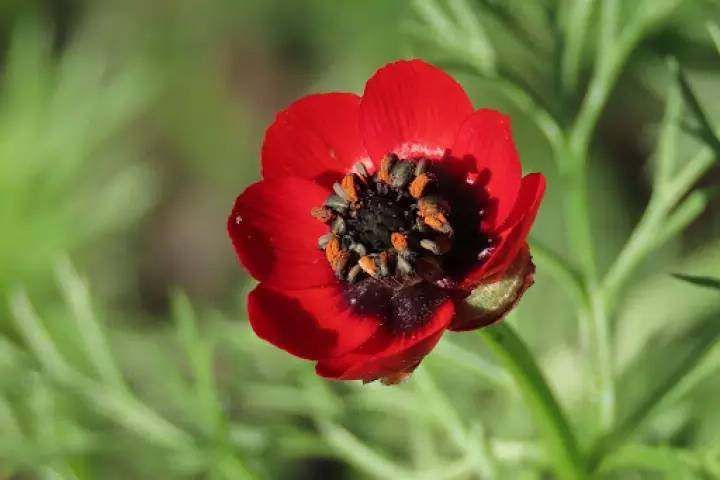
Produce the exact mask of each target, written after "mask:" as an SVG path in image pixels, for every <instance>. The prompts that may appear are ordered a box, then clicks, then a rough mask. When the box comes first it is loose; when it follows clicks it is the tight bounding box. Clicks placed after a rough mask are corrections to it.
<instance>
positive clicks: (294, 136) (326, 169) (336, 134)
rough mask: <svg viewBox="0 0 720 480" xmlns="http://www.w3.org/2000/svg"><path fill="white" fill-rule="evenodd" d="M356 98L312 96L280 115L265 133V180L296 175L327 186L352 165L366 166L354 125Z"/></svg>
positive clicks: (357, 113) (341, 95) (263, 151)
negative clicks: (361, 164) (362, 162)
mask: <svg viewBox="0 0 720 480" xmlns="http://www.w3.org/2000/svg"><path fill="white" fill-rule="evenodd" d="M359 107H360V97H358V96H357V95H355V94H353V93H326V94H320V95H310V96H307V97H305V98H302V99H300V100H298V101H297V102H295V103H293V104H292V105H290V106H289V107H288V108H287V109H286V110H283V111H282V112H280V113H278V115H277V118H276V119H275V122H274V123H273V124H272V125H270V128H268V130H267V132H266V133H265V141H264V143H263V147H262V172H263V177H264V178H277V177H287V176H290V177H300V178H307V179H315V180H318V181H320V183H322V184H324V185H331V184H332V182H334V181H336V180H337V179H338V178H339V177H340V176H342V175H343V174H345V173H347V171H349V170H350V168H351V167H352V166H353V164H355V163H356V162H358V161H360V160H365V161H368V162H369V159H368V158H367V157H368V155H367V153H366V152H365V146H364V145H363V142H362V138H361V136H360V128H359V125H358V122H359V120H358V118H359Z"/></svg>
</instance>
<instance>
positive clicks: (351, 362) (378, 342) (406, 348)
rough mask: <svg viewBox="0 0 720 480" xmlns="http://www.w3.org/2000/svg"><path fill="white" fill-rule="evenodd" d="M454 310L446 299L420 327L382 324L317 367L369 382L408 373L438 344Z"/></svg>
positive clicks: (321, 371)
mask: <svg viewBox="0 0 720 480" xmlns="http://www.w3.org/2000/svg"><path fill="white" fill-rule="evenodd" d="M454 313H455V306H454V304H453V302H452V301H451V300H447V301H445V302H444V303H442V304H441V305H440V306H439V307H438V308H437V310H435V312H434V313H433V316H432V318H431V319H430V320H429V321H428V322H427V323H426V324H425V325H424V326H422V327H420V328H419V329H417V330H415V331H413V332H411V333H408V334H401V333H393V332H390V331H388V330H387V329H386V328H379V329H378V330H377V331H376V332H375V334H374V335H373V336H372V337H370V339H369V340H368V341H367V342H365V343H364V344H363V345H361V346H360V347H358V348H357V349H355V350H354V351H352V352H350V353H347V354H345V355H342V356H340V357H335V358H328V359H325V360H320V361H319V362H318V364H317V367H316V369H315V370H316V371H317V373H318V375H321V376H323V377H328V378H334V379H338V380H364V381H366V382H370V381H373V380H377V379H378V378H384V377H393V376H396V375H399V374H405V373H409V372H411V371H412V370H413V369H414V368H415V367H416V366H417V365H418V364H419V363H420V361H421V360H422V359H423V358H424V357H425V355H427V354H428V353H429V352H430V350H432V349H433V347H435V344H437V342H438V340H440V337H441V336H442V334H443V332H444V331H445V328H446V327H447V326H448V325H449V324H450V321H451V320H452V317H453V315H454Z"/></svg>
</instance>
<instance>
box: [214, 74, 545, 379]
mask: <svg viewBox="0 0 720 480" xmlns="http://www.w3.org/2000/svg"><path fill="white" fill-rule="evenodd" d="M262 175H263V180H261V181H259V182H257V183H255V184H253V185H251V186H250V187H248V188H247V189H246V190H245V191H244V192H243V193H242V194H241V195H240V196H239V197H238V198H237V200H236V201H235V205H234V207H233V210H232V213H231V215H230V217H229V219H228V232H229V235H230V238H231V239H232V243H233V245H234V247H235V251H236V253H237V256H238V258H239V260H240V263H242V265H244V266H245V268H246V269H247V270H248V271H249V272H250V274H251V275H252V276H253V277H255V278H256V279H257V280H259V282H260V284H259V285H258V286H257V287H256V288H255V290H253V292H252V293H250V295H249V298H248V312H249V319H250V323H251V325H252V328H253V329H254V331H255V333H256V334H257V335H258V336H259V337H261V338H262V339H264V340H266V341H268V342H270V343H272V344H274V345H276V346H278V347H280V348H282V349H284V350H286V351H288V352H290V353H291V354H293V355H296V356H298V357H301V358H304V359H309V360H314V361H316V362H317V364H316V372H317V373H318V374H319V375H321V376H323V377H328V378H333V379H342V380H353V379H359V380H363V381H365V382H369V381H373V380H377V379H381V380H383V381H384V382H386V383H395V382H397V381H399V380H401V379H402V378H404V377H406V376H407V375H409V374H410V373H411V372H412V371H413V370H414V369H415V367H417V365H418V364H419V363H420V361H421V360H422V359H423V357H424V356H425V355H426V354H428V353H429V352H430V350H432V349H433V347H434V346H435V345H436V344H437V342H438V341H439V339H440V337H441V336H442V335H443V333H444V332H445V331H446V330H455V331H461V330H471V329H475V328H479V327H482V326H486V325H489V324H491V323H494V322H496V321H498V320H499V319H501V318H502V316H503V315H504V314H505V313H506V312H507V311H508V310H509V309H510V308H512V306H513V305H514V304H515V303H516V302H517V301H518V300H519V299H520V297H521V296H522V294H523V293H524V291H525V290H526V289H527V288H528V287H529V286H530V285H531V284H532V281H533V273H534V266H533V264H532V262H531V258H530V254H529V251H528V246H527V243H526V238H527V235H528V232H529V230H530V227H531V225H532V223H533V221H534V219H535V215H536V213H537V210H538V208H539V206H540V202H541V200H542V197H543V193H544V191H545V178H544V177H543V176H542V175H541V174H538V173H532V174H529V175H526V176H524V177H523V176H522V168H521V165H520V161H519V158H518V154H517V151H516V150H515V146H514V143H513V138H512V133H511V129H510V121H509V119H508V117H506V116H504V115H502V114H501V113H499V112H497V111H494V110H489V109H480V110H474V108H473V106H472V103H471V102H470V100H469V98H468V96H467V94H466V93H465V91H464V90H463V89H462V87H461V86H460V85H459V84H458V83H457V82H456V81H455V80H453V79H452V78H451V77H450V76H448V75H447V74H446V73H445V72H443V71H442V70H440V69H438V68H437V67H434V66H432V65H429V64H427V63H425V62H423V61H421V60H407V61H398V62H395V63H391V64H389V65H387V66H385V67H383V68H381V69H380V70H378V71H377V72H376V73H375V75H373V77H372V78H371V79H370V80H369V81H368V82H367V84H366V86H365V92H364V94H363V96H362V97H359V96H357V95H355V94H352V93H327V94H319V95H310V96H308V97H305V98H303V99H301V100H299V101H297V102H296V103H293V104H292V105H290V107H288V108H287V109H286V110H284V111H282V112H280V113H279V114H278V115H277V118H276V120H275V122H274V123H273V124H272V125H271V126H270V127H269V128H268V130H267V132H266V135H265V141H264V144H263V147H262ZM471 295H472V296H471ZM468 297H470V298H468ZM470 300H472V301H470Z"/></svg>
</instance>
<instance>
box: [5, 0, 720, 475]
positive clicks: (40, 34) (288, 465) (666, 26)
mask: <svg viewBox="0 0 720 480" xmlns="http://www.w3.org/2000/svg"><path fill="white" fill-rule="evenodd" d="M417 3H418V2H405V1H400V0H397V1H388V0H364V1H362V2H355V1H350V0H341V1H325V0H307V1H286V0H262V1H259V0H258V1H252V0H240V1H236V0H204V1H199V0H172V1H171V0H153V1H147V0H142V1H141V0H122V1H120V0H117V1H116V0H103V1H90V0H87V1H82V0H3V1H2V2H0V478H8V479H26V478H27V479H33V478H60V479H80V480H82V479H146V478H147V479H151V478H152V479H165V478H168V479H171V478H172V479H174V478H232V479H234V478H278V479H280V478H282V479H311V478H312V479H315V478H323V479H325V478H327V479H336V478H337V479H339V478H426V479H428V480H430V479H439V478H490V476H492V475H494V476H495V478H508V479H525V478H527V479H541V478H549V477H548V476H547V475H548V473H547V468H546V459H545V458H544V456H543V450H542V445H541V444H540V443H539V442H538V436H537V431H536V427H535V424H534V422H533V420H532V418H531V416H530V414H529V413H528V411H527V410H526V408H525V406H524V403H523V401H522V399H521V398H520V397H519V395H518V392H517V390H516V389H515V388H514V386H513V384H512V382H511V381H510V378H509V376H508V374H507V373H506V372H505V371H503V370H502V369H501V368H500V367H499V366H498V365H496V364H495V363H494V360H493V358H492V356H491V355H489V353H488V352H486V350H485V349H484V348H483V346H482V344H481V343H480V341H479V340H478V338H477V337H476V336H475V335H473V334H465V335H460V334H452V335H447V336H446V337H447V338H445V339H443V341H442V343H441V345H440V346H439V347H438V348H437V349H436V351H435V352H434V353H433V354H432V355H431V356H430V357H429V358H428V359H427V361H426V362H425V363H424V364H423V367H422V368H421V369H419V370H418V372H417V374H416V375H415V376H414V377H413V378H412V379H411V380H410V381H408V382H406V383H405V384H404V385H402V386H400V387H393V388H387V387H382V386H379V385H367V386H362V385H355V384H335V383H330V382H326V381H324V380H321V379H319V378H316V377H315V376H314V373H313V367H312V365H311V364H310V363H306V362H302V361H300V360H297V359H294V358H291V357H290V356H289V355H287V354H284V353H283V352H280V351H278V350H277V349H275V348H272V347H270V346H269V345H266V344H264V343H263V342H262V341H261V340H259V339H257V338H256V337H255V336H254V335H253V334H252V332H251V331H250V329H249V327H248V325H247V321H246V314H245V305H244V302H245V297H246V294H247V292H248V291H249V289H251V288H252V283H251V281H250V280H249V279H248V277H247V276H246V275H245V274H244V272H243V271H242V269H241V268H240V267H239V266H238V265H237V262H236V259H235V256H234V253H233V251H232V248H231V245H230V242H229V241H228V239H227V237H226V233H225V220H226V216H227V214H228V213H229V210H230V207H231V205H232V202H233V200H234V198H235V196H236V195H237V194H238V193H239V192H240V191H242V189H243V188H245V187H246V186H247V185H249V184H250V183H252V182H254V181H255V180H257V178H258V168H259V148H260V144H261V141H262V136H263V133H264V130H265V128H266V127H267V126H268V125H269V124H270V122H272V120H273V118H274V115H275V113H276V112H277V111H278V110H280V109H282V108H284V107H285V106H286V105H287V104H288V103H290V102H291V101H293V100H294V99H297V98H298V97H300V96H302V95H304V94H307V93H311V92H321V91H332V90H341V91H354V92H361V91H362V88H363V85H364V82H365V80H366V79H367V78H368V77H369V76H371V75H372V73H373V72H374V71H375V70H376V69H377V68H379V67H380V66H382V65H383V64H385V63H387V62H389V61H392V60H394V59H397V58H401V57H412V56H418V57H422V58H425V59H427V60H429V61H435V62H438V63H442V62H444V61H446V60H447V58H445V56H444V54H443V52H442V51H439V49H438V48H436V46H434V45H433V44H432V42H431V41H430V40H432V38H431V34H430V32H429V31H428V30H427V29H424V28H423V24H422V22H421V17H420V16H419V15H418V5H417ZM441 3H442V2H441ZM468 3H469V4H471V5H472V7H473V8H475V9H477V12H478V14H479V16H480V17H481V18H485V17H487V29H488V32H489V33H488V34H489V37H490V38H491V39H492V40H493V41H494V43H495V44H496V48H497V50H498V58H500V59H501V61H502V63H503V65H507V66H509V68H511V69H512V70H514V71H516V72H517V74H518V75H520V76H521V77H522V78H524V79H525V81H526V82H527V83H529V84H531V85H533V86H534V88H535V89H537V90H538V91H539V92H540V93H541V95H542V97H544V98H546V99H548V101H549V103H552V101H553V98H554V96H555V95H556V91H555V89H554V87H553V85H554V83H553V81H554V79H553V73H552V72H553V71H554V70H553V64H552V60H551V57H550V55H549V53H548V52H551V51H552V48H553V32H552V31H551V30H550V29H549V28H548V25H547V23H546V21H545V20H544V18H543V16H542V15H540V14H539V10H538V8H539V7H537V6H534V5H535V4H542V3H554V2H552V1H550V0H548V1H547V2H525V1H521V0H509V1H508V2H493V1H489V0H488V1H483V0H478V1H470V2H468ZM498 3H501V4H505V5H506V6H507V11H508V12H510V13H511V14H512V16H513V17H514V18H516V19H519V20H516V21H518V22H520V28H519V29H518V30H517V31H516V32H515V33H508V30H507V28H505V27H506V26H505V25H503V22H502V21H500V20H498V18H497V17H493V16H491V15H490V14H488V7H487V6H488V5H491V6H492V5H495V4H498ZM621 3H623V2H621ZM633 3H634V2H624V3H623V4H624V5H625V7H624V8H632V5H633ZM645 3H648V4H650V5H651V4H652V2H645ZM719 10H720V7H719V6H718V3H717V2H713V1H704V0H689V1H686V2H684V4H683V5H682V6H681V7H680V8H679V9H677V11H676V12H675V13H674V14H673V15H672V16H671V18H669V19H668V20H667V21H665V22H664V23H663V24H662V25H660V26H659V27H658V28H657V29H655V30H654V31H653V32H652V34H651V35H650V36H649V37H648V38H647V39H646V40H645V41H643V42H642V44H641V45H640V47H639V48H638V49H637V51H636V52H635V53H634V54H633V55H632V57H631V58H630V61H629V62H628V65H627V68H626V69H625V71H624V72H623V74H622V75H621V78H620V80H619V82H618V86H617V88H616V89H615V90H614V92H613V94H612V97H611V99H610V102H609V105H608V108H607V109H606V110H605V111H604V113H603V116H602V119H601V122H600V125H599V128H598V130H597V133H596V135H595V137H594V141H593V147H592V155H591V166H590V168H591V171H590V175H589V178H590V191H591V194H592V198H591V215H592V224H593V237H594V240H595V243H596V245H597V248H598V256H599V260H600V262H599V263H600V267H601V269H602V268H606V267H607V265H608V263H609V261H610V260H611V259H612V258H613V257H614V256H615V255H616V254H617V252H618V250H619V249H620V247H621V245H622V244H623V242H624V241H625V239H626V237H627V235H628V234H629V232H630V230H631V228H632V226H633V224H634V223H635V222H636V221H637V219H638V217H639V216H640V214H641V213H642V210H643V208H644V205H645V203H646V202H647V199H648V197H649V194H650V182H649V172H650V167H649V166H648V159H649V158H650V156H651V154H652V152H653V148H654V142H655V139H656V137H657V128H658V124H659V122H660V119H661V117H662V112H663V101H664V97H665V92H666V88H667V85H668V84H669V83H670V82H671V78H670V75H669V73H668V70H667V67H666V63H665V57H666V56H667V55H674V56H675V57H677V58H678V60H679V61H680V63H681V64H682V65H683V66H684V67H685V68H686V69H687V70H688V72H689V75H690V78H691V80H692V82H693V85H694V87H695V89H696V91H697V93H698V95H699V96H700V97H701V98H702V101H703V106H704V108H705V109H706V111H707V112H708V113H709V115H710V117H711V118H713V119H715V121H717V122H720V96H718V91H719V90H718V85H720V55H719V54H718V51H717V50H715V47H714V46H713V44H712V42H711V40H710V37H709V36H708V34H707V30H706V28H705V24H706V21H707V20H708V19H715V20H720V13H719ZM523 36H526V37H527V39H526V40H528V42H527V43H529V44H530V45H532V46H533V47H534V48H535V50H534V51H531V50H530V49H529V48H528V47H527V46H525V44H524V43H523V42H522V41H518V39H520V40H522V38H521V37H523ZM585 57H587V58H585ZM583 58H584V60H583V62H582V68H581V72H582V73H581V76H580V78H581V79H582V78H586V76H587V70H588V69H589V66H590V63H591V60H592V58H593V53H592V47H591V48H589V49H588V52H586V55H585V56H584V57H583ZM451 67H452V65H448V68H449V71H450V72H451V73H453V74H454V75H455V76H456V77H457V78H458V80H459V81H461V83H462V84H463V85H464V86H465V87H466V89H467V90H468V92H469V93H470V95H471V97H472V99H473V101H474V103H475V105H476V106H486V107H492V108H497V109H500V110H503V111H505V112H507V113H509V114H510V115H511V116H512V118H513V127H514V132H515V138H516V141H517V145H518V149H519V151H520V153H521V158H522V160H523V164H524V168H525V171H526V172H529V171H542V172H544V173H545V174H546V176H547V177H548V179H549V190H548V194H547V197H546V200H545V203H544V205H543V208H542V210H541V213H540V216H539V220H538V222H537V223H536V227H535V229H534V231H533V236H534V238H536V239H538V240H540V241H542V242H543V243H544V244H546V245H549V246H550V247H552V248H553V249H554V250H555V251H557V252H564V251H565V250H566V247H567V246H566V245H565V243H564V242H565V238H566V232H565V231H564V226H563V221H562V217H561V215H560V214H559V213H558V212H559V211H561V205H560V199H561V195H560V193H559V192H558V188H559V182H558V180H557V173H556V171H555V166H554V164H553V162H552V158H551V152H550V149H549V147H548V145H547V143H546V142H545V141H544V139H543V137H542V135H541V134H540V133H539V132H538V130H537V128H536V127H535V126H534V124H533V123H532V122H531V121H530V120H529V119H528V118H526V117H525V116H524V115H523V113H522V112H520V111H519V110H518V109H517V108H516V106H515V105H514V103H513V102H511V101H510V100H509V99H508V98H507V97H505V96H503V95H502V92H499V91H497V89H496V88H494V85H493V82H491V81H484V80H481V79H479V78H477V77H476V76H473V75H471V74H468V73H467V72H465V71H463V70H461V69H452V68H451ZM577 100H578V99H569V103H570V105H573V102H576V101H577ZM686 137H688V138H683V141H682V142H681V144H680V155H679V157H680V158H685V157H689V156H691V154H692V153H693V152H694V151H695V150H696V149H697V148H698V147H697V141H695V140H693V139H691V138H689V136H686ZM719 180H720V178H719V176H718V171H717V169H715V170H714V171H712V172H711V173H710V174H709V175H707V176H706V177H705V178H704V179H703V181H702V182H703V184H708V185H712V184H717V182H718V181H719ZM672 272H682V273H689V274H696V275H710V276H712V275H714V276H719V275H718V272H720V203H718V202H717V201H715V202H713V203H711V205H710V206H709V207H708V209H707V211H706V213H705V214H703V216H702V217H701V218H700V219H699V220H697V221H696V222H694V223H693V224H692V225H691V226H690V228H689V229H688V230H687V231H685V232H684V233H683V235H682V236H681V237H680V238H678V239H676V240H674V241H673V242H671V244H669V245H667V246H666V247H664V248H663V249H661V250H660V251H658V252H656V253H654V254H653V255H652V256H651V258H649V260H648V261H647V262H645V263H644V264H643V267H642V271H641V272H640V273H639V274H638V275H636V280H635V281H633V284H632V287H631V288H630V289H629V290H628V291H626V292H623V303H622V307H621V309H620V314H619V315H618V317H617V319H616V322H615V327H614V328H615V332H616V335H617V352H616V357H617V368H618V371H619V372H625V371H627V372H629V373H628V374H627V375H624V374H623V375H621V376H620V381H619V385H620V388H619V395H620V404H621V405H622V404H623V402H630V403H632V402H633V401H635V400H636V398H638V397H639V396H641V395H642V392H643V391H644V389H647V388H649V386H650V385H652V384H653V383H654V382H655V380H657V378H658V377H659V376H662V374H663V373H662V372H664V371H668V370H670V369H672V367H673V366H674V365H675V364H676V362H677V361H678V358H681V357H682V355H683V354H684V353H685V352H686V351H688V350H689V349H691V348H692V345H693V342H694V341H697V340H698V339H700V338H701V337H702V336H703V335H705V333H704V332H706V330H707V329H708V328H711V327H712V325H713V323H712V320H713V319H714V322H715V324H714V325H717V322H718V321H720V320H718V319H720V294H718V291H713V290H711V289H702V288H698V287H696V286H693V285H690V284H687V283H683V282H681V281H679V280H677V279H675V278H673V277H671V276H670V275H669V273H672ZM510 321H511V322H512V323H513V325H514V326H515V327H516V328H517V331H518V332H519V333H520V335H521V336H522V337H523V338H524V339H525V340H526V342H527V343H528V344H529V345H530V347H531V350H532V351H533V353H535V354H536V355H537V358H538V361H539V363H540V365H541V367H542V368H543V370H544V372H545V373H546V375H547V378H548V380H549V382H550V383H551V385H552V387H553V388H554V390H555V391H556V393H557V395H558V397H559V398H560V400H561V401H562V402H563V404H564V405H565V406H566V407H567V408H568V411H569V414H570V416H571V418H572V422H573V424H574V426H575V427H576V428H577V430H578V431H579V432H583V428H584V425H585V421H586V420H587V419H586V416H587V409H586V408H585V407H586V400H587V399H586V398H585V396H584V394H583V388H584V379H583V375H582V372H581V369H580V368H579V367H578V364H579V363H580V362H582V360H583V359H582V354H581V353H580V352H581V350H580V349H579V348H578V345H577V321H576V319H575V316H574V309H573V306H572V305H571V303H570V301H569V300H568V299H567V297H566V295H565V294H564V293H563V292H562V290H561V289H559V288H558V286H557V285H556V284H555V282H554V280H553V278H552V277H550V276H549V275H548V274H547V273H546V272H544V271H543V270H542V269H539V271H538V274H537V283H536V285H535V286H534V287H533V288H532V289H530V291H529V292H528V293H527V295H526V297H525V298H524V299H523V301H522V303H521V305H520V306H519V308H518V309H517V311H516V312H515V313H514V314H513V317H512V318H511V319H510ZM28 338H31V339H33V340H32V341H31V342H28ZM29 343H31V345H30V344H29ZM648 345H654V346H658V345H662V346H663V350H662V355H658V354H657V351H658V350H654V351H655V354H654V355H651V354H650V353H648V349H647V346H648ZM38 352H40V354H38ZM718 405H720V376H718V375H717V374H715V375H714V376H713V375H711V376H709V377H708V379H707V380H706V381H705V382H703V383H702V384H701V385H700V386H699V387H697V388H695V389H693V390H692V391H691V392H689V393H688V394H687V395H685V396H684V397H683V398H682V399H681V400H680V401H678V402H676V403H675V404H673V405H672V406H671V407H669V408H667V409H664V410H663V412H662V413H661V414H660V415H657V416H656V417H654V418H653V420H652V422H649V423H648V424H647V425H645V427H644V428H643V429H642V431H641V432H638V434H637V435H638V438H639V439H642V440H643V441H645V442H649V443H650V444H658V445H667V446H671V447H676V448H679V449H684V450H687V451H688V452H691V453H692V454H693V455H695V454H697V455H704V456H703V457H702V458H704V461H707V462H710V463H708V465H711V466H712V465H715V467H717V466H718V464H720V458H717V457H718V455H717V454H718V452H717V449H716V448H715V447H716V446H717V445H718V444H719V443H720V434H718V432H720V408H718ZM580 436H581V441H583V436H582V433H581V435H580ZM713 448H715V450H713ZM706 452H711V453H712V452H714V455H715V456H714V457H712V456H708V455H710V453H708V454H707V455H706ZM688 455H690V453H688ZM706 457H707V458H706ZM693 458H694V457H693ZM712 462H715V464H713V463H712ZM656 467H657V465H648V466H647V468H646V469H640V470H638V469H637V468H633V469H632V471H630V470H628V471H624V472H621V473H618V474H617V476H616V477H611V478H716V477H710V476H706V477H702V476H697V477H695V476H690V475H695V474H696V473H697V471H695V470H693V469H692V468H689V467H688V470H687V471H686V470H682V467H677V468H678V469H681V470H682V475H688V476H683V477H680V476H673V474H668V473H667V472H664V473H663V472H660V471H657V468H656ZM673 468H675V467H673ZM708 468H710V467H708ZM700 470H702V471H703V472H705V473H703V475H705V474H707V475H710V474H709V473H707V471H712V468H710V469H709V470H707V469H705V467H704V466H703V468H702V469H700ZM700 470H698V471H700ZM706 470H707V471H706ZM679 471H680V470H678V472H679ZM489 472H490V473H489ZM673 472H675V471H674V470H673ZM693 472H695V473H693ZM715 472H717V470H715ZM665 475H669V476H667V477H666V476H665ZM697 475H700V474H697Z"/></svg>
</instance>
